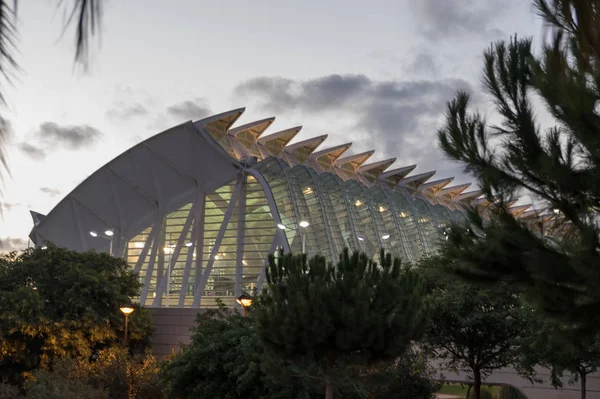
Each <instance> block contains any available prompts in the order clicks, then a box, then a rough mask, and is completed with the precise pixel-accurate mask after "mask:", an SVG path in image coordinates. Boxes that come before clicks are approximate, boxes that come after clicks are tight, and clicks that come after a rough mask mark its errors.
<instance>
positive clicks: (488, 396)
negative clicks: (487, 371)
mask: <svg viewBox="0 0 600 399" xmlns="http://www.w3.org/2000/svg"><path fill="white" fill-rule="evenodd" d="M474 398H475V392H474V390H472V389H471V392H469V398H468V399H474ZM480 399H493V395H492V393H491V392H490V391H489V390H488V389H487V388H484V387H481V396H480Z"/></svg>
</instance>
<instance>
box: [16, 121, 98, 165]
mask: <svg viewBox="0 0 600 399" xmlns="http://www.w3.org/2000/svg"><path fill="white" fill-rule="evenodd" d="M101 136H102V132H100V131H99V130H98V129H96V128H95V127H92V126H89V125H75V126H69V125H59V124H57V123H56V122H44V123H42V124H40V126H39V127H38V128H37V129H36V130H35V131H34V132H33V134H32V135H31V137H30V139H29V140H28V141H26V142H21V143H19V145H18V148H19V149H20V150H21V151H22V152H23V153H25V154H26V155H28V156H29V157H31V158H33V159H37V160H40V159H43V158H44V157H45V156H46V154H47V153H48V151H51V150H56V149H67V150H79V149H82V148H89V147H92V146H93V145H94V144H95V143H96V142H97V140H98V139H99V138H100V137H101ZM32 142H34V143H35V144H32Z"/></svg>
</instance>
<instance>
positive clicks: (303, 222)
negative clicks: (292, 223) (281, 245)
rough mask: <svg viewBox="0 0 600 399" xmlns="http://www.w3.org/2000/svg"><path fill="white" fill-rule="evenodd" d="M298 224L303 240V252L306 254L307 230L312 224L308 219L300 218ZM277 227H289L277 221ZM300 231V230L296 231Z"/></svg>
mask: <svg viewBox="0 0 600 399" xmlns="http://www.w3.org/2000/svg"><path fill="white" fill-rule="evenodd" d="M298 225H299V226H300V239H301V240H302V253H303V254H305V253H306V236H305V234H304V233H305V230H304V229H306V228H307V227H308V226H310V223H309V222H308V220H306V219H302V220H300V222H298ZM277 227H278V228H279V229H281V230H285V229H286V228H287V227H286V225H285V224H283V223H277ZM292 230H294V229H292ZM296 232H298V231H296Z"/></svg>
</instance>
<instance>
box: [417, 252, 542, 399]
mask: <svg viewBox="0 0 600 399" xmlns="http://www.w3.org/2000/svg"><path fill="white" fill-rule="evenodd" d="M445 267H446V261H445V259H443V258H441V257H434V258H429V259H426V260H424V261H422V262H421V263H420V267H419V268H418V270H420V272H421V273H423V274H424V275H425V276H426V278H427V279H428V280H430V281H431V283H430V284H429V286H430V287H431V289H430V293H429V297H428V300H429V301H430V305H431V317H430V319H429V325H428V328H427V333H426V334H425V338H424V339H423V341H422V345H423V347H424V348H426V349H427V350H428V351H430V352H431V353H432V354H433V356H434V357H435V358H437V359H438V360H439V361H440V362H441V365H442V367H444V368H448V369H467V370H470V371H471V377H472V378H473V388H474V391H473V395H474V396H473V397H474V398H475V399H479V398H480V395H481V384H482V381H483V380H484V379H485V377H486V376H488V375H489V374H491V373H492V372H493V371H494V370H498V369H501V368H504V367H508V366H519V365H520V364H521V363H520V361H521V360H520V359H521V345H522V339H524V337H525V336H526V335H527V333H528V332H529V329H528V328H529V322H530V317H529V314H528V313H530V311H527V310H525V309H523V308H522V306H521V303H520V300H519V297H518V295H516V293H515V292H514V291H512V290H511V289H509V288H508V287H506V286H502V287H496V289H491V288H490V289H481V287H476V286H473V285H469V284H467V283H465V282H462V281H460V280H457V279H456V278H447V277H445V274H444V268H445Z"/></svg>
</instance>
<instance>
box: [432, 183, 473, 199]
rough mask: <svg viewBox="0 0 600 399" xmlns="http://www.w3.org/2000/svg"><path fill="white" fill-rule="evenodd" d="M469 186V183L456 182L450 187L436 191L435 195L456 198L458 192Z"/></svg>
mask: <svg viewBox="0 0 600 399" xmlns="http://www.w3.org/2000/svg"><path fill="white" fill-rule="evenodd" d="M470 186H471V183H465V184H458V185H456V186H452V187H445V188H443V189H441V190H440V191H438V192H437V194H436V197H443V196H444V195H447V196H449V197H450V198H451V199H454V198H456V197H457V196H458V195H459V194H461V193H462V192H463V191H465V190H466V189H467V188H469V187H470Z"/></svg>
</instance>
